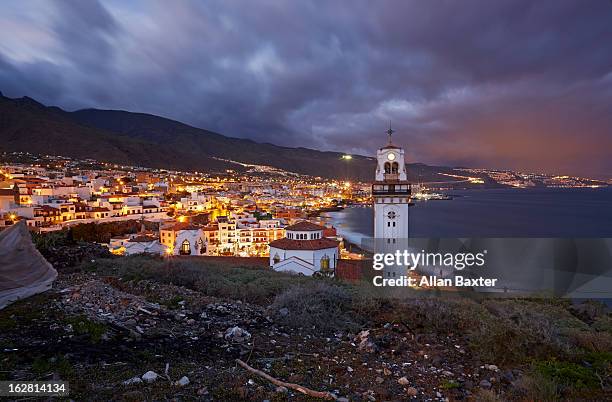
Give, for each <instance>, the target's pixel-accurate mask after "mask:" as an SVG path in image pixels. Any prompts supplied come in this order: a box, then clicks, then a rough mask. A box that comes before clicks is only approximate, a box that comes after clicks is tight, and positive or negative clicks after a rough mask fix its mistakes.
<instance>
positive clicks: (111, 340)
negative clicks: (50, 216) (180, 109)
mask: <svg viewBox="0 0 612 402" xmlns="http://www.w3.org/2000/svg"><path fill="white" fill-rule="evenodd" d="M118 261H120V260H117V259H113V260H109V261H106V262H105V263H104V264H103V265H104V267H106V268H108V267H110V269H111V270H110V271H109V270H105V269H102V270H100V271H101V272H97V271H95V270H94V271H92V270H91V264H90V267H89V268H87V269H83V270H76V272H73V273H66V274H63V275H60V278H59V280H58V281H57V282H56V284H55V286H54V290H53V291H52V292H48V293H46V294H42V295H38V296H35V297H33V298H30V299H28V300H25V301H22V302H20V303H17V304H15V305H12V306H10V307H9V308H6V309H5V310H2V311H0V329H1V331H0V346H1V349H0V350H1V351H2V354H1V355H0V356H1V360H0V361H1V362H2V367H3V368H1V369H0V376H1V377H2V378H0V379H22V380H31V379H34V378H37V379H57V378H61V379H65V380H67V381H69V382H70V387H71V395H70V396H71V398H72V399H74V400H134V401H141V400H215V401H219V400H224V401H233V400H253V401H265V400H269V401H272V400H286V399H291V400H312V399H313V397H312V396H308V395H305V394H303V393H302V392H300V391H299V390H297V389H293V388H291V387H288V386H283V385H280V386H279V385H278V384H274V383H273V382H271V381H270V380H269V379H265V378H263V377H262V376H261V375H258V374H256V373H255V372H253V371H249V370H248V369H245V365H241V364H238V363H237V359H240V360H241V361H242V362H244V363H246V365H247V366H248V367H251V368H253V369H256V370H260V371H262V372H263V373H265V374H268V375H269V376H271V377H272V378H273V379H277V380H279V381H282V382H284V383H290V384H298V385H300V386H303V387H307V388H309V389H310V390H314V391H320V392H327V393H328V395H329V398H331V399H337V400H354V401H383V400H409V399H414V400H483V399H485V400H506V399H511V400H529V399H534V396H535V395H536V394H534V392H540V394H538V395H543V394H542V393H541V392H543V391H542V390H538V389H536V390H534V384H533V377H531V376H530V375H531V374H530V373H531V370H532V369H531V368H530V366H529V365H528V364H525V363H517V362H514V363H507V362H508V361H510V360H511V359H508V358H507V357H508V356H504V355H503V352H501V353H500V354H499V355H498V358H497V359H495V358H493V357H494V356H495V355H490V356H492V358H489V359H487V360H485V359H483V358H482V354H481V353H478V351H477V350H475V346H474V342H473V340H472V339H470V338H469V337H467V336H466V335H465V332H464V331H462V328H460V327H457V328H455V329H456V330H455V331H453V330H452V328H451V330H440V329H435V328H436V327H435V326H434V327H428V326H427V325H424V323H426V322H427V320H428V318H427V317H420V318H419V319H416V318H414V319H412V320H411V319H408V317H406V318H407V319H405V320H401V319H397V317H396V316H395V314H394V313H393V312H392V309H393V305H392V304H385V303H381V304H376V305H375V309H376V311H377V313H376V314H373V313H372V312H371V311H370V310H368V312H367V315H369V316H370V317H369V319H367V320H365V321H364V320H357V319H355V320H354V321H351V318H350V316H346V315H342V314H340V313H339V311H337V310H335V309H334V308H335V307H334V306H333V305H332V304H330V305H329V308H327V309H326V311H327V313H326V311H318V310H316V309H317V308H319V307H320V303H319V301H320V300H321V299H324V298H325V297H328V296H329V292H332V293H331V296H332V300H333V299H334V298H338V300H339V301H338V302H339V303H340V302H343V301H342V300H340V299H341V298H342V297H344V296H343V295H344V293H342V294H339V295H336V294H335V293H333V292H336V289H335V288H336V285H334V284H333V283H332V284H328V282H327V281H324V282H314V281H313V285H312V286H313V287H314V289H315V290H314V291H312V292H306V293H302V294H298V295H297V296H298V298H299V299H304V300H301V301H300V303H297V304H296V301H295V300H293V301H292V300H291V298H290V295H289V296H288V295H286V294H285V295H284V296H282V295H281V296H277V297H276V298H275V299H271V300H270V302H267V303H266V302H248V301H240V300H236V299H228V298H226V297H218V296H212V295H211V293H212V294H215V293H219V292H220V291H219V290H217V291H212V290H211V289H214V286H213V285H214V284H212V283H210V282H209V283H208V284H207V285H206V287H205V290H204V291H201V290H198V286H192V285H189V283H187V282H186V281H185V280H180V278H179V277H174V280H169V279H168V278H172V276H163V277H162V280H156V279H155V278H153V279H151V278H148V277H145V278H134V277H132V276H131V275H125V271H122V272H123V274H121V275H117V274H115V275H112V273H113V271H112V270H113V269H115V268H114V267H115V265H116V264H119V262H118ZM136 262H137V264H136V266H138V265H140V264H142V261H140V260H138V261H136ZM93 264H94V265H95V264H96V263H95V262H94V263H93ZM140 268H141V269H143V270H146V269H147V267H146V266H141V267H140ZM175 268H176V267H175ZM171 269H174V268H172V267H171ZM223 269H225V268H223ZM228 269H229V268H228ZM258 274H259V273H258ZM271 274H272V273H265V275H271ZM258 278H259V277H258ZM283 280H284V281H291V278H289V279H287V278H286V277H283ZM254 281H255V283H259V282H258V281H259V279H255V280H254ZM300 281H306V280H305V279H303V278H302V279H300ZM176 283H178V284H176ZM196 283H197V282H196ZM249 283H252V281H244V282H242V283H233V284H230V285H229V286H245V290H244V292H245V294H247V293H248V292H250V291H251V290H249V289H248V288H247V287H248V286H249ZM307 283H309V282H308V281H307ZM226 285H227V284H226ZM219 286H221V285H219ZM219 286H218V288H219ZM258 286H260V287H263V286H264V285H263V284H262V283H259V285H258ZM300 286H303V284H301V285H300ZM200 287H202V288H204V284H201V285H200ZM303 289H304V288H303V287H302V290H303ZM330 289H331V290H330ZM260 290H261V289H258V291H260ZM221 293H222V292H221ZM305 295H306V296H305ZM307 295H311V296H313V297H318V298H319V301H317V299H313V300H312V302H310V301H309V300H308V299H307ZM247 299H248V298H247ZM344 301H346V300H344ZM302 302H303V303H302ZM309 303H312V308H309V307H308V306H309ZM361 308H364V309H365V308H371V306H362V307H361ZM422 311H426V310H422ZM421 313H422V312H419V313H418V314H421ZM326 314H328V315H326ZM329 314H331V315H329ZM313 315H314V318H313ZM319 315H320V316H319ZM347 317H348V318H347ZM415 317H416V316H415ZM433 317H434V316H433V315H432V319H435V318H433ZM436 317H438V318H439V317H440V316H436ZM319 318H320V319H324V320H337V321H338V322H339V323H340V324H339V325H331V324H333V323H331V322H327V323H321V325H317V322H318V321H317V320H318V319H319ZM349 321H351V322H349ZM576 322H577V323H578V322H579V321H578V320H577V319H576ZM313 323H314V325H313ZM345 324H346V325H345ZM474 325H477V324H474ZM336 327H337V328H336ZM512 335H513V334H503V333H502V334H500V336H501V337H502V339H501V340H500V341H501V347H500V349H496V350H499V351H503V350H504V342H505V341H504V337H507V340H508V342H507V347H508V348H513V347H516V343H515V341H514V338H513V337H512ZM606 345H607V344H606ZM598 347H599V346H598ZM605 347H607V346H605ZM551 348H552V347H551ZM515 352H516V351H512V350H508V355H512V354H514V353H515ZM523 352H525V351H523ZM534 356H535V352H534ZM585 364H591V365H592V364H593V363H589V362H587V361H585ZM608 364H609V361H608ZM572 367H573V366H572ZM578 367H579V368H580V367H582V366H581V365H578ZM605 370H607V371H603V372H602V371H596V372H595V371H594V372H595V373H596V375H595V376H593V378H595V379H597V378H598V377H599V378H598V379H597V381H596V383H594V384H592V383H587V382H588V381H590V377H588V376H587V377H584V378H582V380H581V381H583V383H584V384H583V385H584V386H579V387H573V388H572V387H567V386H565V388H563V389H562V388H561V384H562V383H561V382H557V385H556V386H557V387H558V388H556V389H553V390H548V391H550V394H549V395H551V396H553V397H555V398H562V399H574V398H576V397H577V395H581V396H582V397H583V398H585V399H591V398H593V399H601V398H605V397H606V396H609V395H610V394H609V390H610V388H609V387H610V379H609V377H607V375H608V374H609V366H606V367H605ZM602 373H603V377H602ZM579 375H580V373H579ZM559 381H561V380H560V379H559ZM544 391H547V390H544ZM576 392H578V394H577V393H576ZM535 399H538V398H535Z"/></svg>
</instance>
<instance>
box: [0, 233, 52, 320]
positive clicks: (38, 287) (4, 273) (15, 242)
mask: <svg viewBox="0 0 612 402" xmlns="http://www.w3.org/2000/svg"><path fill="white" fill-rule="evenodd" d="M55 278H57V271H56V270H55V268H53V266H52V265H51V264H49V263H48V262H47V260H45V257H43V256H42V255H41V254H40V253H39V252H38V250H36V247H34V244H32V238H31V237H30V233H29V232H28V228H27V227H26V225H25V222H24V221H21V222H19V223H18V224H15V225H13V226H11V227H9V228H8V229H5V230H3V231H2V232H0V309H3V308H4V307H6V306H7V305H8V304H10V303H13V302H15V301H17V300H20V299H24V298H26V297H29V296H32V295H35V294H37V293H41V292H44V291H46V290H48V289H50V288H51V284H52V283H53V281H54V280H55Z"/></svg>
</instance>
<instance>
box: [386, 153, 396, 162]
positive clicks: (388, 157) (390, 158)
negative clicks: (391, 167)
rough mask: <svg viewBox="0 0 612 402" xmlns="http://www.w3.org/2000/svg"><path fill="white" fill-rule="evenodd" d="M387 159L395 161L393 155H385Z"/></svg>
mask: <svg viewBox="0 0 612 402" xmlns="http://www.w3.org/2000/svg"><path fill="white" fill-rule="evenodd" d="M387 159H389V160H390V161H393V160H395V154H389V155H387Z"/></svg>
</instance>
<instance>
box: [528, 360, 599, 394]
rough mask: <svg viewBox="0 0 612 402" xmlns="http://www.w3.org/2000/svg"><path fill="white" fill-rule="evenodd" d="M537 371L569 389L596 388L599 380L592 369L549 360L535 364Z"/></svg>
mask: <svg viewBox="0 0 612 402" xmlns="http://www.w3.org/2000/svg"><path fill="white" fill-rule="evenodd" d="M534 368H535V371H536V372H538V373H539V374H541V375H542V376H543V377H545V378H548V379H551V380H554V381H555V382H556V383H558V384H559V385H560V386H562V387H564V388H569V389H584V388H595V387H597V386H599V384H600V382H599V378H597V375H596V374H595V372H594V371H593V370H592V369H589V368H587V367H583V366H580V365H578V364H576V363H570V362H561V361H556V360H548V361H543V362H537V363H535V366H534Z"/></svg>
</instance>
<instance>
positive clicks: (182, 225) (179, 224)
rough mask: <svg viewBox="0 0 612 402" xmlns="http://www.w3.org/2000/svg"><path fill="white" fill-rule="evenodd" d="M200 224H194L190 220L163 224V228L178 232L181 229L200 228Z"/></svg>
mask: <svg viewBox="0 0 612 402" xmlns="http://www.w3.org/2000/svg"><path fill="white" fill-rule="evenodd" d="M198 229H201V227H200V226H195V225H192V224H191V223H189V222H177V223H174V224H171V225H168V226H163V227H162V228H161V230H172V231H175V232H178V231H179V230H198Z"/></svg>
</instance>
